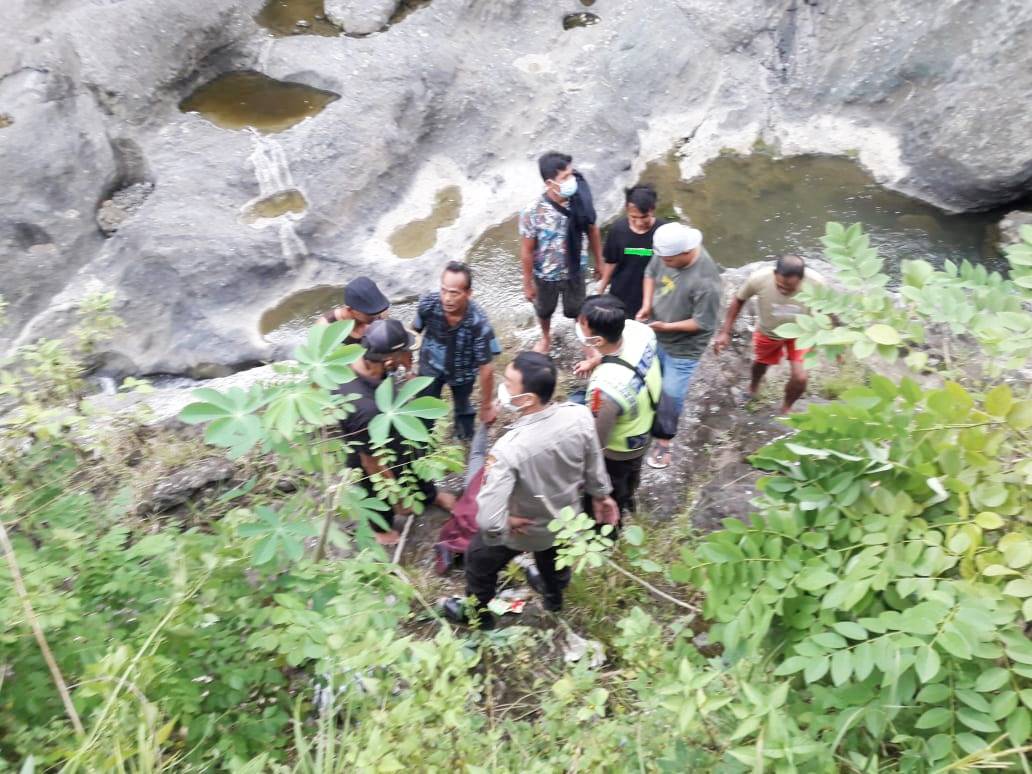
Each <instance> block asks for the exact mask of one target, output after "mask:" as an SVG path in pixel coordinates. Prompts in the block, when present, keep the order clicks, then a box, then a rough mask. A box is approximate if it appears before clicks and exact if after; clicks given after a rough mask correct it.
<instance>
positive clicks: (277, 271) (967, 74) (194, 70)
mask: <svg viewBox="0 0 1032 774" xmlns="http://www.w3.org/2000/svg"><path fill="white" fill-rule="evenodd" d="M260 5H261V2H260V0H247V1H246V2H239V1H238V0H177V2H176V3H173V4H169V3H167V2H159V1H158V0H123V1H122V2H117V3H115V2H110V0H63V2H60V3H52V2H43V1H42V0H15V2H14V4H13V9H12V10H11V11H10V14H11V15H10V18H11V19H13V20H14V23H13V24H11V25H5V26H4V29H2V30H0V112H2V113H3V114H4V115H6V116H9V118H10V119H11V122H10V123H9V125H7V126H4V127H0V149H2V153H0V179H3V180H4V181H5V186H4V187H3V189H2V190H0V270H2V271H3V276H4V277H5V281H4V283H3V288H2V292H3V295H4V296H5V298H6V299H7V300H8V301H9V302H10V303H11V309H10V314H9V318H10V320H9V324H8V326H7V327H6V328H5V329H3V330H0V349H5V348H9V347H10V346H12V345H14V344H17V343H19V342H25V341H30V340H32V339H33V338H35V337H38V336H40V335H44V334H46V335H53V334H54V333H56V332H60V331H61V330H62V329H63V328H64V327H65V326H66V325H67V323H68V321H69V320H70V319H71V315H70V314H69V311H70V310H71V309H72V308H73V306H74V304H75V302H76V301H77V300H78V299H80V298H82V297H83V296H84V295H86V294H87V293H89V292H92V291H93V290H107V291H114V293H115V295H116V311H117V312H118V313H119V314H120V315H121V316H122V317H123V318H124V319H125V321H126V327H125V329H124V330H123V332H122V333H121V334H120V335H119V337H118V338H117V340H115V341H113V342H112V343H111V345H110V347H109V349H108V351H107V352H106V353H103V362H104V365H105V366H106V367H107V368H108V370H110V371H112V372H118V373H152V372H171V373H185V374H191V375H194V376H211V375H218V374H222V373H226V372H228V371H230V370H233V369H235V368H239V367H242V366H244V365H247V364H250V363H255V362H258V361H262V360H265V359H268V358H271V357H273V356H274V354H275V353H274V350H273V348H272V347H271V346H270V345H269V344H268V343H266V342H265V341H264V340H263V339H262V337H261V336H260V335H259V333H258V320H259V318H260V316H261V313H262V312H263V310H265V309H267V308H269V307H270V306H273V305H274V304H275V303H277V301H279V300H280V299H282V298H283V297H285V296H287V295H289V294H291V293H293V292H295V291H298V290H301V289H304V288H308V287H312V286H315V285H320V284H330V285H340V284H343V283H344V282H345V281H346V280H347V279H348V278H350V277H353V276H355V275H356V274H359V273H367V274H369V275H370V276H372V277H373V278H374V279H375V280H376V281H377V282H379V283H380V284H381V286H382V287H383V288H384V290H385V292H387V294H388V295H390V296H391V297H395V298H397V297H405V296H411V295H414V294H416V293H419V292H421V291H424V290H426V289H427V288H428V287H430V286H431V284H432V282H433V277H434V275H435V274H436V272H437V270H438V269H439V267H440V266H441V265H442V263H443V261H445V260H446V259H448V258H454V257H456V256H457V255H461V254H462V251H464V250H465V249H466V248H468V247H469V245H470V244H471V243H472V241H473V240H474V239H475V237H476V235H477V234H478V233H480V232H481V231H483V230H484V229H485V228H486V227H488V226H491V225H493V224H496V223H499V222H502V221H504V220H505V219H506V218H508V217H509V216H511V214H512V213H513V212H515V211H516V210H517V209H518V208H519V207H520V206H522V205H523V204H525V203H526V201H527V200H528V199H529V198H531V197H532V196H534V195H536V192H537V189H538V185H539V180H537V174H536V170H535V168H534V158H535V157H536V156H537V155H538V154H540V153H541V152H542V151H544V150H546V149H549V148H566V149H569V150H570V151H571V152H573V153H574V155H575V156H576V159H577V164H578V166H579V167H580V168H581V169H582V170H583V171H585V173H586V174H587V175H588V176H589V179H590V180H591V182H592V184H593V187H594V189H595V191H596V197H597V199H598V203H599V208H600V210H601V214H602V215H603V217H607V216H608V215H610V214H613V213H614V212H615V211H616V209H617V207H618V206H619V203H620V186H622V185H624V184H626V183H627V182H629V181H630V180H632V179H633V177H634V175H635V174H636V173H637V171H638V170H640V168H641V166H642V164H643V163H644V162H645V161H647V160H648V159H649V158H654V157H656V156H659V155H662V154H663V153H665V152H666V151H668V150H669V149H670V147H671V146H672V145H673V144H674V143H675V142H679V143H680V144H681V147H682V150H683V152H684V153H686V154H687V156H690V157H691V158H693V159H694V160H695V161H696V162H699V161H703V160H705V159H706V158H709V157H711V156H713V155H715V154H716V153H717V152H719V150H720V148H721V147H723V146H725V145H737V146H741V145H742V144H743V143H744V144H745V146H746V147H747V146H748V145H749V144H750V143H751V142H752V141H753V140H754V139H756V138H757V137H761V138H764V139H766V140H767V141H769V142H772V143H774V144H775V145H778V144H783V146H784V148H785V149H786V152H798V151H800V150H808V151H828V152H843V151H844V150H847V149H849V148H851V147H854V146H853V145H852V143H854V142H855V144H856V147H858V148H860V150H861V153H860V158H861V160H863V161H865V163H867V164H869V165H870V166H871V167H872V169H873V171H875V173H876V174H877V175H878V176H879V178H880V179H881V180H883V181H885V182H887V183H890V184H893V185H895V186H897V187H901V188H902V189H904V190H906V191H908V192H911V193H916V194H919V195H921V196H923V197H925V198H927V199H930V200H932V201H936V202H939V203H942V204H944V205H947V206H950V207H955V208H960V209H964V208H980V207H988V206H992V205H995V204H997V203H999V202H1002V201H1006V200H1009V199H1012V198H1015V197H1016V196H1017V195H1019V194H1020V193H1022V192H1024V191H1027V190H1028V188H1029V186H1030V184H1032V113H1030V112H1029V111H1027V110H1025V109H1024V105H1026V104H1028V102H1029V100H1030V98H1032V67H1029V55H1028V52H1027V50H1026V48H1024V47H1022V41H1023V40H1025V39H1027V38H1028V36H1029V32H1030V31H1032V6H1030V5H1029V4H1028V3H1022V2H1020V1H1019V0H1002V1H1001V2H998V3H981V4H974V5H972V4H952V5H943V4H942V3H941V2H938V0H908V2H906V3H904V2H900V1H899V0H886V2H883V3H878V4H875V5H866V6H862V7H861V6H859V5H850V4H847V3H831V2H825V1H824V0H821V1H820V2H796V1H795V0H793V1H792V2H786V3H778V4H773V5H772V4H771V3H768V2H763V0H747V2H742V3H733V4H728V3H725V2H717V0H627V2H619V3H618V2H615V0H599V1H598V2H597V3H596V4H595V5H593V6H592V12H593V13H597V14H598V15H599V16H600V17H601V22H600V23H599V24H596V25H594V26H591V27H586V28H580V29H573V30H570V31H564V30H563V25H562V17H563V15H564V13H566V12H569V11H570V10H571V9H570V8H563V7H559V6H554V5H552V4H548V3H526V2H521V1H520V0H433V2H431V3H430V4H429V5H426V6H425V7H420V8H418V9H417V10H415V11H414V12H412V13H410V14H409V15H407V16H406V17H404V18H403V19H402V20H401V21H399V22H397V23H394V24H392V25H391V26H390V27H389V29H387V30H386V31H384V32H377V31H378V30H379V29H380V28H381V27H382V26H383V24H384V23H385V20H386V19H389V18H391V15H392V13H393V12H394V11H395V10H396V7H397V5H398V3H397V2H396V0H390V1H388V0H383V1H382V2H380V1H378V2H374V3H358V2H336V3H334V2H330V3H328V9H327V10H328V12H331V10H330V9H331V8H332V9H333V10H332V12H331V13H332V14H334V15H335V18H336V20H337V21H339V22H341V23H343V24H344V26H345V28H346V29H347V30H348V31H349V32H359V31H360V30H365V31H366V32H370V33H371V32H377V34H368V35H367V36H365V37H348V36H345V35H342V36H339V37H320V36H309V35H302V36H291V37H283V38H272V37H270V36H269V35H268V33H267V32H266V31H265V30H263V29H261V28H259V27H258V26H257V25H256V24H255V23H254V22H253V20H252V18H251V17H252V15H253V14H254V13H255V12H257V11H258V9H259V7H260ZM173 6H174V7H173ZM5 12H7V8H5ZM363 20H364V21H363ZM362 25H364V26H362ZM234 69H255V70H259V71H261V72H263V73H265V74H267V75H269V76H271V77H274V78H278V79H282V80H287V81H293V82H299V83H303V84H307V85H310V86H315V87H318V88H322V89H329V90H331V91H333V92H335V93H336V94H339V95H340V99H338V100H336V101H334V102H332V103H331V104H330V105H329V106H327V107H326V109H325V110H323V111H322V112H321V113H318V114H317V115H315V116H313V117H311V118H308V119H307V120H304V121H301V122H300V123H298V124H296V125H294V126H293V127H291V128H290V129H288V130H286V131H283V132H281V133H277V134H271V135H259V134H257V133H255V132H253V131H248V130H227V129H222V128H218V127H216V126H214V125H213V124H211V123H209V122H208V121H207V120H206V119H204V118H203V117H201V116H199V115H193V114H183V113H180V112H179V111H178V109H177V106H178V104H179V102H180V101H181V100H182V99H183V98H184V97H186V96H187V95H188V94H189V93H190V92H191V91H192V90H193V89H194V88H195V87H196V86H198V85H199V84H202V83H205V82H207V81H208V80H210V79H212V78H213V77H215V76H216V75H218V74H220V73H224V72H227V71H230V70H234ZM828 127H832V129H833V130H834V131H832V130H831V129H829V128H828ZM143 183H150V184H153V186H154V189H153V192H152V193H151V195H150V196H149V197H148V198H147V200H146V202H144V203H143V205H142V206H141V207H140V208H139V209H138V210H137V211H136V212H135V213H134V214H133V216H132V217H131V218H129V219H126V220H124V221H123V222H122V223H121V224H120V226H119V228H118V231H117V232H115V233H113V234H111V235H110V237H109V238H107V239H104V237H103V234H102V233H101V231H100V229H99V228H98V225H97V208H98V206H100V205H101V203H102V202H104V201H105V200H107V199H109V198H110V197H111V195H112V193H113V192H114V191H117V190H120V189H122V188H126V187H128V186H133V185H136V184H143ZM444 185H457V186H459V187H460V188H461V189H462V198H463V210H462V213H461V215H460V217H459V220H458V221H457V222H456V224H455V225H454V226H453V227H452V228H450V229H448V230H447V233H446V234H443V232H442V234H443V235H442V237H441V238H440V239H439V243H438V245H437V246H436V247H435V248H434V249H432V250H431V251H429V252H428V253H426V254H425V255H423V256H421V257H420V258H416V259H412V260H407V261H406V260H401V259H398V258H396V257H394V255H393V254H392V253H391V250H390V248H389V246H388V244H387V236H388V235H389V234H390V233H391V230H392V228H394V227H396V226H397V225H399V224H403V223H405V222H408V221H410V220H413V219H416V218H420V217H424V216H425V215H426V214H427V211H428V209H429V207H430V203H431V202H432V201H433V196H434V193H435V191H436V190H439V189H440V188H441V187H443V186H444ZM288 188H296V189H297V190H299V191H301V192H302V194H303V195H304V198H305V200H306V202H307V203H308V206H307V209H306V210H305V211H304V212H302V213H290V214H284V215H281V216H278V217H270V218H266V219H262V220H259V221H257V222H250V223H249V222H245V221H244V220H243V219H242V218H241V211H242V210H243V208H245V207H246V206H247V205H248V204H250V203H253V202H254V201H256V200H257V199H259V198H261V197H264V196H268V195H270V194H274V193H276V192H277V191H282V190H286V189H288ZM478 292H489V289H488V288H485V289H484V290H483V291H478Z"/></svg>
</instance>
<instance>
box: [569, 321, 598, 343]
mask: <svg viewBox="0 0 1032 774" xmlns="http://www.w3.org/2000/svg"><path fill="white" fill-rule="evenodd" d="M573 331H574V334H575V335H576V336H577V341H579V342H580V343H581V344H583V345H584V346H585V347H598V345H599V344H601V343H602V337H601V336H585V335H584V331H583V330H582V329H581V327H580V324H579V323H574V324H573Z"/></svg>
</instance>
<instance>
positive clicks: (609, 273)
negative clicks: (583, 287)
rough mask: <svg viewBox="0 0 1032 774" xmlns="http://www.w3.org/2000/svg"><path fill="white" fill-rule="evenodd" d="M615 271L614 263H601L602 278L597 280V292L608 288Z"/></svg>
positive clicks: (602, 291) (603, 291)
mask: <svg viewBox="0 0 1032 774" xmlns="http://www.w3.org/2000/svg"><path fill="white" fill-rule="evenodd" d="M615 273H616V264H615V263H609V262H608V261H607V262H606V263H603V264H602V278H601V279H600V280H599V281H598V292H599V293H605V292H606V290H608V289H609V283H610V282H612V281H613V275H614V274H615Z"/></svg>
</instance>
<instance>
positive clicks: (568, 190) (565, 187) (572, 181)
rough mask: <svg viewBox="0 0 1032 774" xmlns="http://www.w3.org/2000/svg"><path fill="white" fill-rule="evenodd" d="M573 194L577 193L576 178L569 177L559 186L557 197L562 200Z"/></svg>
mask: <svg viewBox="0 0 1032 774" xmlns="http://www.w3.org/2000/svg"><path fill="white" fill-rule="evenodd" d="M575 193H577V178H575V177H574V176H573V175H570V176H569V177H568V178H566V179H565V180H563V182H561V183H560V184H559V195H560V196H561V197H563V198H564V199H569V198H570V197H571V196H573V195H574V194H575Z"/></svg>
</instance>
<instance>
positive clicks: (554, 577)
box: [443, 352, 619, 629]
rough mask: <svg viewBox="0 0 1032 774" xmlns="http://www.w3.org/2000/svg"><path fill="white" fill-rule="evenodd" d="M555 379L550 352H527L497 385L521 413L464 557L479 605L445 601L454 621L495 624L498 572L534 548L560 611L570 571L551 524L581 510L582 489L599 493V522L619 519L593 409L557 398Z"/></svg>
mask: <svg viewBox="0 0 1032 774" xmlns="http://www.w3.org/2000/svg"><path fill="white" fill-rule="evenodd" d="M555 384H556V368H555V365H554V364H553V363H552V361H551V360H550V359H549V358H548V356H547V355H543V354H540V353H537V352H522V353H520V354H519V355H517V356H516V359H515V360H513V361H512V363H511V364H509V366H508V368H506V369H505V378H504V381H503V382H502V384H500V385H498V401H499V403H500V404H501V408H502V409H504V410H508V411H512V412H516V413H517V414H519V418H518V419H517V420H516V421H515V423H513V425H512V427H511V429H510V430H509V432H508V433H506V434H505V435H504V436H503V437H502V438H501V439H500V440H499V441H498V442H497V443H496V444H495V446H494V448H493V449H491V451H490V453H489V454H488V456H487V462H486V465H485V476H484V484H483V488H482V489H481V490H480V495H479V496H478V497H477V508H478V512H477V525H478V526H479V527H480V531H479V532H478V533H477V535H476V536H475V537H474V538H473V539H472V540H471V541H470V544H469V548H468V549H467V551H466V559H465V565H466V594H467V596H469V597H474V598H475V599H476V608H475V609H472V610H471V609H469V608H468V607H467V606H466V605H465V604H464V602H463V600H461V599H458V598H457V597H451V598H449V599H446V600H444V603H443V612H444V615H445V617H446V618H448V619H450V620H452V621H455V622H457V623H476V624H478V625H479V627H480V628H481V629H491V628H493V627H494V625H495V619H494V615H493V614H492V613H491V612H490V611H489V610H488V609H487V604H488V603H489V602H490V601H491V600H492V599H494V596H495V591H496V588H497V585H498V573H499V572H500V571H501V570H502V569H503V568H504V567H505V565H506V564H508V563H509V561H510V560H512V559H513V558H514V557H516V556H518V555H519V554H520V553H522V552H524V551H533V552H534V561H535V563H536V565H537V569H538V573H539V574H540V578H541V586H542V589H541V591H542V593H543V595H544V607H545V609H546V610H550V611H557V610H559V609H560V608H561V607H562V604H563V589H564V588H565V587H566V585H567V584H568V583H569V580H570V572H569V570H568V569H567V570H566V571H565V572H561V571H557V570H556V567H555V560H556V548H555V535H554V533H552V532H551V531H549V529H548V524H549V522H551V521H552V518H553V517H554V516H555V514H557V513H558V512H559V511H560V510H562V509H563V508H566V507H571V508H574V509H578V510H579V508H580V502H581V496H582V490H583V491H584V492H586V493H587V494H588V495H589V496H590V497H591V498H592V503H593V506H594V516H595V520H596V521H597V522H599V523H606V524H615V523H616V522H617V519H618V517H619V510H618V509H617V506H616V503H615V502H614V501H613V499H612V498H611V497H609V493H610V491H611V490H612V487H611V486H610V483H609V476H608V475H607V474H606V466H605V460H604V458H603V457H602V448H601V447H600V446H599V442H598V435H597V434H596V432H595V423H594V421H593V419H592V417H591V412H590V411H588V409H587V408H585V407H584V406H580V405H577V404H574V403H559V404H557V403H553V402H552V394H553V393H554V392H555Z"/></svg>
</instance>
